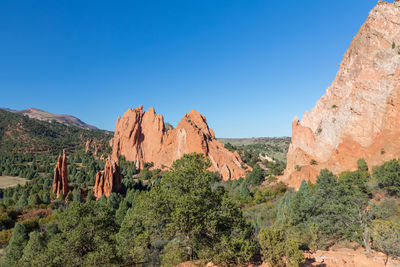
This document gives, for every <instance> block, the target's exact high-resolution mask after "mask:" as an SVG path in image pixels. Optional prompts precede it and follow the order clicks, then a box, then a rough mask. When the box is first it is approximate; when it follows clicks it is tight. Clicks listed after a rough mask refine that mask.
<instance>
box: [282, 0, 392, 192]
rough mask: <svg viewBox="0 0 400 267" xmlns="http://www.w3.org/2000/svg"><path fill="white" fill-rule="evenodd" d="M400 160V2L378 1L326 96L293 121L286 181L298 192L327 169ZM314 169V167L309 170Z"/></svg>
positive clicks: (350, 167)
mask: <svg viewBox="0 0 400 267" xmlns="http://www.w3.org/2000/svg"><path fill="white" fill-rule="evenodd" d="M396 157H400V2H399V1H395V2H394V3H393V4H391V3H386V2H382V1H379V2H378V4H377V5H376V6H375V8H374V9H373V10H372V11H371V12H370V14H369V16H368V19H367V20H366V21H365V23H364V24H363V25H362V27H361V28H360V30H359V32H358V33H357V35H356V36H355V37H354V39H353V41H352V43H351V45H350V47H349V49H348V50H347V52H346V53H345V55H344V58H343V61H342V63H341V64H340V69H339V71H338V73H337V75H336V78H335V80H334V81H333V83H332V85H331V86H330V87H329V88H328V89H327V91H326V94H325V95H323V96H322V97H321V99H320V100H319V101H318V102H317V104H316V106H315V107H314V108H313V109H312V110H311V112H309V113H308V112H306V113H305V114H304V116H303V118H302V120H301V121H299V120H298V119H297V118H295V119H294V121H293V124H292V143H291V145H290V147H289V152H288V155H287V169H286V170H285V174H284V177H283V180H284V181H286V182H287V183H288V184H289V185H292V186H294V187H295V188H298V187H299V186H300V183H301V180H302V179H306V180H311V181H312V182H315V179H316V176H317V175H318V173H319V171H320V170H321V169H323V168H328V169H330V170H332V171H333V172H334V173H340V172H342V171H346V170H354V169H356V166H357V160H358V159H359V158H364V159H365V160H366V161H367V163H368V166H369V167H372V166H374V165H378V164H381V163H382V162H384V161H386V160H389V159H392V158H396ZM311 163H312V164H311Z"/></svg>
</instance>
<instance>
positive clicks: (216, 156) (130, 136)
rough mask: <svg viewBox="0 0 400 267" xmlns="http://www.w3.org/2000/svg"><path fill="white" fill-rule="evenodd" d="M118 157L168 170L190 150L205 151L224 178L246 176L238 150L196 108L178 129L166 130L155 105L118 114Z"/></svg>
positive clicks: (115, 156) (115, 141) (115, 155)
mask: <svg viewBox="0 0 400 267" xmlns="http://www.w3.org/2000/svg"><path fill="white" fill-rule="evenodd" d="M112 147H113V154H112V158H113V159H114V160H116V159H118V158H119V156H121V155H122V156H125V159H126V160H128V161H131V162H135V164H136V167H137V168H138V169H141V168H143V166H144V163H145V162H153V163H154V167H155V168H161V169H164V168H166V167H169V166H171V164H172V163H173V162H174V161H175V160H176V159H179V158H181V157H182V156H183V155H184V154H187V153H193V152H197V153H203V154H204V155H205V156H206V157H208V158H209V159H210V161H211V164H212V166H211V170H212V171H218V172H219V173H220V174H221V176H222V177H223V179H224V180H228V179H237V178H240V177H243V176H245V175H246V170H245V169H246V168H247V169H250V167H248V166H247V165H245V164H244V163H243V161H242V160H241V158H240V156H239V154H238V153H236V152H235V153H233V152H230V151H229V150H227V149H226V148H225V147H224V145H223V144H221V143H220V142H219V141H217V140H216V139H215V135H214V132H213V130H212V129H210V128H208V125H207V121H206V119H205V117H204V116H202V115H201V114H200V113H199V112H197V111H195V110H192V111H190V112H189V113H188V114H185V117H183V119H182V120H181V121H180V122H179V123H178V125H177V127H176V129H173V128H170V129H169V130H166V127H165V124H164V119H163V116H162V115H160V114H156V113H155V111H154V108H150V109H149V110H147V111H146V112H143V106H140V107H138V108H136V109H129V110H127V111H126V112H125V114H124V115H123V116H122V117H118V120H117V123H116V126H115V132H114V138H113V141H112Z"/></svg>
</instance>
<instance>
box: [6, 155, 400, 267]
mask: <svg viewBox="0 0 400 267" xmlns="http://www.w3.org/2000/svg"><path fill="white" fill-rule="evenodd" d="M0 159H1V161H0V170H1V171H2V172H3V173H6V174H7V175H20V176H22V177H27V178H29V179H30V182H28V183H27V184H26V185H25V186H17V187H13V188H7V189H2V190H0V197H1V198H0V199H1V200H0V227H1V229H0V230H1V231H0V244H1V245H2V246H3V247H6V252H7V254H6V258H5V259H4V260H5V262H4V264H6V265H7V266H132V265H138V264H139V265H140V264H142V265H152V266H158V265H162V266H172V265H174V264H177V263H180V262H183V261H186V260H202V261H204V262H207V261H212V262H214V263H218V264H220V265H221V266H227V265H236V264H243V263H247V262H253V261H260V260H265V261H268V262H269V263H270V264H271V265H272V266H284V265H290V266H299V263H301V262H303V261H304V256H303V253H302V252H303V250H311V251H314V250H316V249H327V248H329V247H332V246H335V245H340V246H351V247H354V246H364V247H366V248H367V249H369V246H370V245H372V248H373V249H376V250H379V251H382V252H384V253H386V254H387V255H388V256H400V249H399V246H398V244H399V242H400V226H399V224H400V209H399V208H398V207H399V197H400V194H399V192H400V190H399V187H400V180H399V179H400V164H399V161H398V160H392V161H389V162H386V163H385V164H383V165H382V166H378V167H376V168H374V169H373V171H372V172H371V173H372V175H371V174H370V172H368V167H367V165H366V164H365V161H364V160H362V159H361V160H359V162H358V166H359V169H358V170H357V171H354V172H345V173H342V174H340V175H339V176H336V175H333V174H332V173H331V172H329V171H328V170H323V171H321V173H320V175H319V176H318V178H317V182H316V183H315V184H310V183H306V182H305V181H303V182H302V184H301V187H300V189H299V190H298V191H294V190H292V189H290V188H288V187H287V186H286V185H285V184H283V183H281V182H277V181H276V179H275V178H274V173H273V172H274V171H273V170H274V169H279V166H280V163H279V162H276V163H274V162H269V163H268V164H269V165H268V167H266V165H265V164H263V163H262V162H260V161H257V162H256V163H255V164H254V165H253V170H252V171H251V172H249V174H248V175H247V176H246V177H244V178H242V179H239V180H232V181H226V182H222V181H221V180H220V177H219V175H218V174H216V173H212V172H210V171H208V167H209V164H210V163H209V161H208V160H206V159H205V158H204V156H203V155H201V154H189V155H185V156H184V157H183V158H181V159H179V160H177V161H176V162H175V163H174V164H173V166H172V167H171V169H170V170H169V171H168V172H165V171H161V170H157V169H151V167H152V164H146V167H145V168H144V169H143V170H141V171H140V172H139V173H138V171H137V170H136V168H135V166H134V164H133V163H129V162H126V161H125V160H124V159H123V158H121V172H122V176H123V177H122V178H123V179H122V183H123V188H122V190H121V191H120V192H118V193H112V194H111V195H110V196H109V197H108V198H105V197H104V196H103V197H101V198H100V199H98V200H97V201H96V200H95V199H94V197H93V192H92V187H93V184H94V177H95V173H96V171H97V170H99V169H102V168H103V167H104V162H103V161H101V160H99V157H98V156H94V155H93V154H91V153H85V152H83V151H78V152H75V153H73V154H70V155H69V156H68V164H69V167H68V171H69V181H70V186H71V189H72V190H71V192H70V193H69V194H68V195H67V196H65V198H64V197H61V198H60V199H55V196H54V195H53V193H52V192H51V183H52V180H51V179H52V172H53V168H54V166H55V162H56V157H55V156H48V157H47V156H45V155H43V154H24V155H21V154H1V156H0ZM260 164H263V165H261V166H260Z"/></svg>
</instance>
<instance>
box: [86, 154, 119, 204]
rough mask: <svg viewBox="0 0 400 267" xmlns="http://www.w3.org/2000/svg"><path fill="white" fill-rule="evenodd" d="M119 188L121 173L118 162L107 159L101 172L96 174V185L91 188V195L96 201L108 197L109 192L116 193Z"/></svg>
mask: <svg viewBox="0 0 400 267" xmlns="http://www.w3.org/2000/svg"><path fill="white" fill-rule="evenodd" d="M120 188H121V171H120V167H119V163H118V161H113V160H111V159H107V161H106V165H105V166H104V170H103V171H98V172H97V174H96V183H95V185H94V188H93V194H94V196H95V197H96V199H99V198H100V197H101V196H103V195H105V196H106V197H109V196H110V194H111V192H118V190H119V189H120Z"/></svg>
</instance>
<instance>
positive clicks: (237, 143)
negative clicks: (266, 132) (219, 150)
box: [218, 137, 290, 163]
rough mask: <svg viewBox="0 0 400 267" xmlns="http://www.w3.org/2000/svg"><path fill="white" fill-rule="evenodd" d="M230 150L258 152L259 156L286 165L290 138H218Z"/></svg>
mask: <svg viewBox="0 0 400 267" xmlns="http://www.w3.org/2000/svg"><path fill="white" fill-rule="evenodd" d="M218 140H219V141H220V142H222V143H223V144H224V145H225V147H226V148H228V149H229V150H239V151H242V150H250V151H256V152H258V154H259V155H261V156H263V157H265V156H268V157H269V158H271V159H273V160H275V161H280V162H284V163H286V154H287V151H288V149H289V145H290V137H259V138H218Z"/></svg>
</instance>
